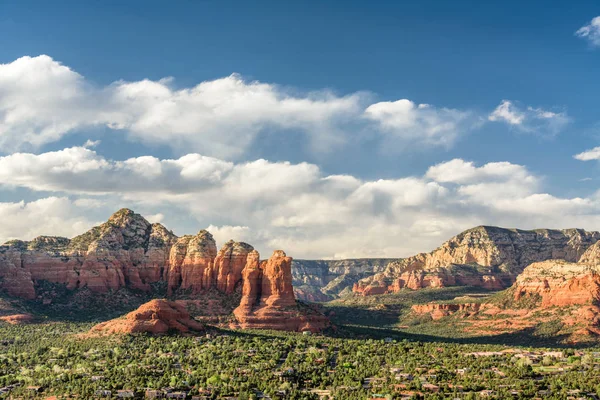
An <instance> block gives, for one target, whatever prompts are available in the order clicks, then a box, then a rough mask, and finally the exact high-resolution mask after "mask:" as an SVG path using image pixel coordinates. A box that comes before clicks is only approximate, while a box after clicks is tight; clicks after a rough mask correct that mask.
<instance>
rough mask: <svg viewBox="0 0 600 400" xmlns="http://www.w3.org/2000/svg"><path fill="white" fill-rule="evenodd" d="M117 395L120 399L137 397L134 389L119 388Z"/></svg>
mask: <svg viewBox="0 0 600 400" xmlns="http://www.w3.org/2000/svg"><path fill="white" fill-rule="evenodd" d="M117 397H118V398H120V399H133V398H134V397H135V393H134V391H133V390H129V389H125V390H117Z"/></svg>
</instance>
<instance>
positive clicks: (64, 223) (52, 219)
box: [0, 197, 94, 244]
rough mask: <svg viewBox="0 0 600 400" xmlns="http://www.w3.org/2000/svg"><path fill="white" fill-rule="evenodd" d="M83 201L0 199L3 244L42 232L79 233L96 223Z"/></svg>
mask: <svg viewBox="0 0 600 400" xmlns="http://www.w3.org/2000/svg"><path fill="white" fill-rule="evenodd" d="M81 205H82V203H81V202H79V204H76V203H74V202H72V201H71V200H69V199H68V198H65V197H47V198H43V199H39V200H36V201H31V202H27V203H26V202H24V201H21V202H17V203H1V202H0V220H1V221H2V223H1V224H0V244H2V243H4V242H6V241H8V240H10V239H32V238H34V237H36V236H39V235H51V236H67V237H71V236H76V235H78V234H80V233H83V232H85V231H86V230H88V229H90V228H91V227H92V226H93V225H94V221H90V220H89V219H88V218H87V217H86V215H85V214H86V209H85V208H84V207H81Z"/></svg>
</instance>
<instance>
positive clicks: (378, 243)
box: [0, 147, 600, 258]
mask: <svg viewBox="0 0 600 400" xmlns="http://www.w3.org/2000/svg"><path fill="white" fill-rule="evenodd" d="M90 182H93V183H92V184H90ZM541 183H542V179H541V178H540V177H538V176H536V175H534V174H532V173H531V172H530V171H529V170H528V169H527V168H526V167H525V166H523V165H518V164H513V163H509V162H492V163H487V164H483V165H477V164H475V163H473V162H470V161H467V160H462V159H454V160H450V161H447V162H444V163H440V164H436V165H433V166H431V167H430V168H429V169H428V170H427V171H426V172H425V174H423V175H422V176H398V177H396V178H394V179H379V180H363V179H359V178H357V177H354V176H350V175H326V174H324V173H323V172H322V171H321V169H320V168H319V167H318V166H316V165H314V164H309V163H298V164H294V163H289V162H271V161H268V160H256V161H252V162H245V163H232V162H228V161H223V160H220V159H216V158H210V157H204V156H202V155H199V154H188V155H185V156H183V157H181V158H179V159H176V160H168V159H158V158H155V157H138V158H134V159H130V160H125V161H116V160H110V159H107V158H105V157H103V156H101V155H99V154H97V153H96V152H95V151H94V150H92V149H88V148H84V147H74V148H68V149H64V150H61V151H58V152H47V153H42V154H37V155H35V154H28V153H17V154H13V155H10V156H6V157H1V158H0V185H6V186H11V187H23V188H26V189H29V190H31V191H34V192H38V193H42V196H45V195H46V193H47V192H54V193H56V194H57V196H64V193H68V195H69V196H70V198H71V199H72V200H69V199H67V198H65V197H51V198H48V199H43V200H39V202H40V203H39V204H54V207H49V206H47V207H45V208H42V209H40V206H39V205H38V202H32V203H4V205H3V207H5V208H6V210H7V211H6V212H5V215H7V216H9V215H13V214H14V215H16V216H15V217H14V218H13V220H12V221H14V223H8V224H4V225H3V226H2V228H0V229H3V231H2V232H3V233H2V235H0V237H4V238H5V239H6V238H8V237H23V238H31V237H33V236H35V234H48V233H58V234H63V235H64V234H66V235H73V234H76V233H80V232H82V231H83V230H85V227H88V226H89V222H88V219H89V217H84V216H86V215H89V213H90V212H92V211H93V212H94V213H95V214H94V215H98V214H99V213H102V215H104V217H103V218H102V219H105V218H106V217H108V215H110V213H112V212H114V211H115V210H116V209H117V208H120V207H121V206H128V207H131V208H134V209H135V210H139V211H140V212H142V211H143V212H145V213H146V215H147V216H148V217H149V218H150V219H151V220H152V221H161V222H162V223H164V224H165V225H166V226H167V227H168V228H170V229H173V230H175V231H176V232H178V233H180V234H184V233H194V231H197V230H198V229H200V228H202V227H208V229H209V230H210V231H211V232H212V233H213V234H214V235H215V237H216V238H217V241H218V243H219V244H222V243H224V242H225V241H226V240H229V239H232V238H233V239H236V240H244V241H247V242H249V243H251V244H253V245H254V246H255V247H256V248H258V249H259V251H261V252H270V251H272V250H273V248H283V249H285V250H286V251H288V252H289V254H291V255H292V256H295V257H299V258H300V257H302V258H317V257H338V258H341V257H374V256H378V257H398V256H406V255H410V254H413V253H415V252H419V251H426V250H430V249H432V248H434V247H436V246H437V245H439V244H440V243H441V242H443V241H444V240H445V239H447V238H449V237H450V236H452V235H454V234H456V233H458V232H460V231H461V230H464V229H467V228H469V227H472V226H475V225H478V224H488V225H500V226H508V227H519V228H538V227H551V228H566V227H574V226H575V227H582V228H587V229H593V228H595V226H597V224H599V223H600V199H599V198H597V197H589V198H561V197H557V196H553V195H551V194H548V193H545V192H544V191H543V188H542V184H541ZM96 188H99V189H96ZM49 199H50V200H49ZM36 207H37V209H40V211H37V212H33V211H30V210H34V209H36ZM19 210H20V211H19ZM25 214H27V215H31V217H27V215H25ZM2 215H3V214H1V213H0V217H2ZM38 217H39V218H38ZM7 218H8V217H7ZM38 219H39V220H38ZM190 219H191V220H192V221H190ZM45 221H47V222H45ZM65 221H66V222H65ZM17 222H19V223H17ZM182 224H183V225H182ZM66 225H68V226H66Z"/></svg>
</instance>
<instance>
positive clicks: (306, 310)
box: [234, 250, 330, 332]
mask: <svg viewBox="0 0 600 400" xmlns="http://www.w3.org/2000/svg"><path fill="white" fill-rule="evenodd" d="M291 264H292V258H291V257H288V256H287V255H286V254H285V253H284V252H283V251H282V250H276V251H275V252H273V255H272V256H271V258H269V260H267V261H262V262H260V260H259V254H258V252H257V251H256V250H254V251H252V252H250V253H249V255H248V258H247V263H246V266H245V267H244V270H243V281H244V283H243V288H242V300H241V302H240V305H239V306H238V307H237V308H236V309H235V310H234V315H235V317H236V319H237V325H238V326H240V327H241V328H244V329H276V330H288V331H298V332H301V331H311V332H318V331H321V330H323V329H325V328H326V327H328V326H329V325H330V324H329V320H328V319H327V318H326V317H325V316H324V315H323V314H321V313H319V312H318V311H316V310H315V309H312V308H310V307H307V306H303V305H301V304H299V303H297V302H296V298H295V297H294V290H293V287H292V271H291Z"/></svg>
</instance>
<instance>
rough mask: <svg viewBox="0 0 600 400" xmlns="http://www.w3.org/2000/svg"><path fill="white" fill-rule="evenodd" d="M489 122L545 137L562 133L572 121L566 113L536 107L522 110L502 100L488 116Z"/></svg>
mask: <svg viewBox="0 0 600 400" xmlns="http://www.w3.org/2000/svg"><path fill="white" fill-rule="evenodd" d="M488 120H489V121H492V122H504V123H506V124H508V125H509V126H511V127H513V128H515V129H518V130H519V131H521V132H527V133H537V134H541V135H544V136H554V135H556V134H558V133H560V132H561V131H562V130H563V129H564V128H565V127H566V126H567V125H568V124H569V122H570V121H571V119H570V117H569V116H568V115H567V113H566V112H553V111H548V110H544V109H542V108H534V107H527V108H525V109H522V108H520V107H518V106H517V105H515V104H514V103H513V102H511V101H509V100H502V102H501V103H500V105H499V106H498V107H496V109H495V110H494V111H493V112H492V113H491V114H490V115H489V116H488Z"/></svg>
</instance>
